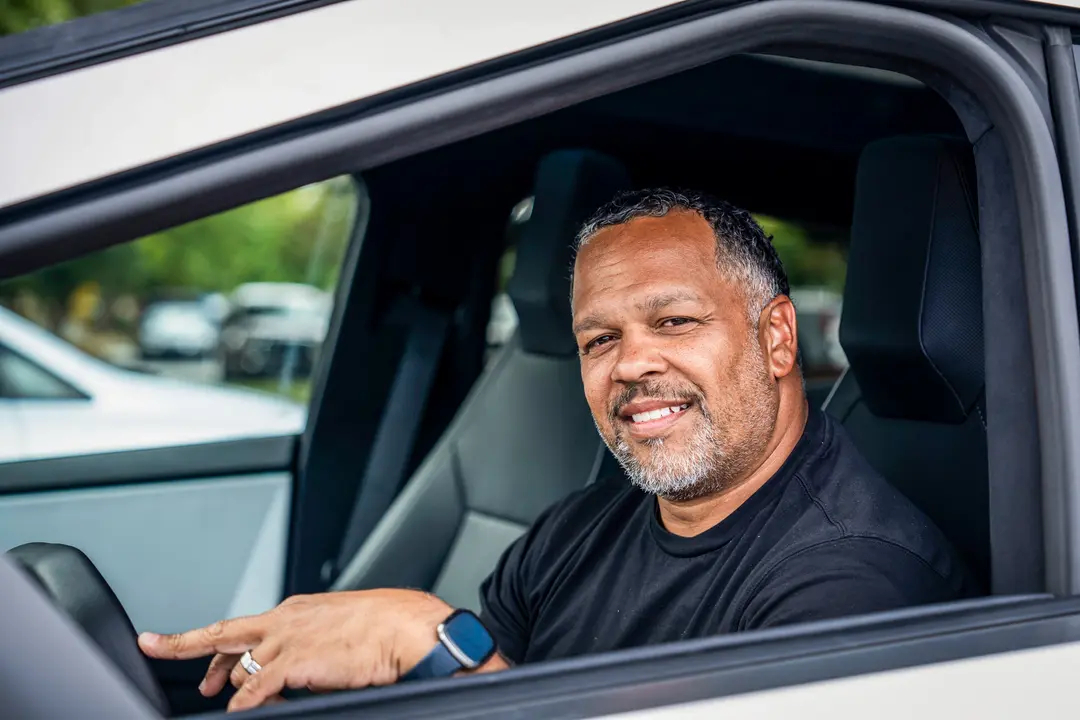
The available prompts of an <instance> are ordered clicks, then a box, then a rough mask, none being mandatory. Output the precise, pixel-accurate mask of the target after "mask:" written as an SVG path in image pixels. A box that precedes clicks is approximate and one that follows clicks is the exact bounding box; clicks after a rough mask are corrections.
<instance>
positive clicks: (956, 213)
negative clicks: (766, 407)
mask: <svg viewBox="0 0 1080 720" xmlns="http://www.w3.org/2000/svg"><path fill="white" fill-rule="evenodd" d="M975 198H976V195H975V173H974V167H973V159H972V153H971V149H970V146H968V145H967V144H966V143H963V142H959V141H955V140H951V139H946V138H939V137H922V136H917V137H901V138H890V139H888V140H882V141H879V142H876V143H873V144H871V145H869V146H868V147H867V148H866V149H865V150H864V152H863V154H862V157H861V159H860V161H859V169H858V176H857V181H856V189H855V214H854V217H853V220H852V227H851V247H850V250H849V255H848V277H847V282H846V287H845V290H844V312H843V317H842V318H841V321H840V344H841V345H842V346H843V349H844V353H845V354H846V355H847V358H848V361H849V363H850V367H849V368H848V370H847V371H846V372H845V374H844V376H843V377H842V378H841V379H840V380H839V381H838V383H837V385H836V387H835V388H834V390H833V393H832V394H831V395H830V397H829V399H828V400H827V401H826V403H825V410H826V411H827V412H829V413H830V414H832V415H833V416H834V417H837V418H839V419H840V420H841V421H842V422H843V424H844V426H845V428H846V429H847V431H848V432H849V434H850V435H851V436H852V437H853V438H854V440H855V443H856V444H857V445H858V447H859V449H860V450H861V451H862V452H863V454H864V455H865V456H866V457H867V459H868V460H869V461H870V463H871V464H872V465H873V466H874V467H875V468H876V469H877V470H878V471H879V472H880V473H882V474H883V475H884V476H885V477H886V478H887V479H888V480H889V481H890V482H891V483H892V484H893V485H894V486H896V487H897V488H898V489H899V490H900V491H901V492H903V493H904V494H905V495H906V496H907V497H908V498H909V499H910V500H912V501H913V502H914V503H915V504H916V505H917V506H918V507H919V508H920V509H922V510H923V512H925V513H926V514H927V515H928V516H929V517H930V518H931V519H932V520H933V521H934V522H935V523H936V524H937V526H938V527H939V528H940V529H941V530H942V531H943V532H944V533H945V535H946V536H947V537H948V538H949V539H950V540H951V541H952V543H953V544H954V546H956V548H957V550H958V551H959V552H960V553H961V555H962V556H963V557H964V559H965V560H966V561H967V562H968V564H969V566H970V567H971V569H972V571H973V572H974V573H975V575H976V577H977V579H978V580H979V581H980V582H981V584H982V585H983V586H984V588H988V587H989V568H990V530H989V487H988V473H987V454H986V417H985V414H986V413H985V400H984V385H985V380H984V378H985V374H984V360H983V319H982V318H983V316H982V279H981V263H980V250H979V233H978V221H977V218H978V212H977V207H978V206H977V202H976V199H975Z"/></svg>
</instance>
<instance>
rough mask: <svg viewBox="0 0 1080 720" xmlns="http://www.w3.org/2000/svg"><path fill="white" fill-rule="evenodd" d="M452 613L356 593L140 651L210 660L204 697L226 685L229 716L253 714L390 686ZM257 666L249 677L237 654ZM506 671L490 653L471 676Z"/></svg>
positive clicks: (408, 598)
mask: <svg viewBox="0 0 1080 720" xmlns="http://www.w3.org/2000/svg"><path fill="white" fill-rule="evenodd" d="M451 612H453V608H451V607H450V606H449V605H447V604H446V603H445V602H443V601H442V600H440V599H439V598H437V597H435V596H434V595H431V594H428V593H425V592H420V591H417V590H362V591H357V592H335V593H325V594H320V595H298V596H296V597H291V598H289V599H288V600H286V601H285V602H283V603H281V605H279V606H277V607H276V608H274V609H273V610H270V611H269V612H265V613H263V614H262V615H254V616H252V617H244V618H237V619H235V620H224V621H221V622H217V623H214V624H213V625H209V626H207V627H204V628H199V629H198V630H191V631H189V632H186V633H181V634H178V635H156V634H154V633H143V634H142V635H140V636H139V646H140V647H141V648H142V649H143V651H144V652H145V653H146V654H147V655H149V656H151V657H155V658H163V659H170V660H183V659H189V658H197V657H204V656H206V655H211V654H215V653H216V655H215V657H214V659H213V660H212V661H211V663H210V667H209V669H208V670H207V672H206V677H205V679H204V680H203V682H202V683H201V684H200V685H199V690H200V692H202V693H203V695H206V696H211V695H216V694H217V693H219V692H221V690H222V688H224V687H225V683H226V682H228V681H230V680H231V681H232V683H233V684H234V685H236V686H237V687H238V688H239V689H238V691H237V692H236V694H235V695H234V696H233V698H232V700H231V701H230V702H229V710H230V711H232V710H243V709H247V708H252V707H257V706H259V705H261V704H263V703H264V702H267V701H271V700H273V699H274V698H275V697H276V696H277V695H278V694H279V693H280V692H281V691H282V690H283V689H285V688H292V689H298V688H308V689H310V690H313V691H328V690H345V689H355V688H363V687H368V686H370V685H389V684H391V683H394V682H396V681H397V680H398V679H399V678H400V677H401V676H402V675H404V674H405V673H407V672H408V671H409V670H411V669H412V668H413V667H414V666H415V665H416V664H417V663H419V662H420V661H421V660H422V659H423V658H424V656H426V655H427V654H428V653H429V652H431V650H432V648H434V647H435V644H436V643H437V642H438V640H437V638H436V635H435V628H436V626H438V624H439V623H441V622H442V621H443V620H445V619H446V618H447V617H448V616H449V615H450V613H451ZM248 651H250V652H251V657H252V658H253V659H254V660H255V661H256V662H258V663H259V665H260V666H261V667H262V669H261V670H259V671H258V672H257V673H256V674H254V675H249V674H248V673H247V671H246V670H244V669H243V668H241V667H240V665H239V659H240V656H241V655H242V654H243V653H244V652H248ZM507 667H509V664H508V663H507V662H506V661H505V660H504V659H503V658H502V656H501V655H499V654H498V653H496V654H495V655H494V656H493V657H492V658H491V659H490V660H489V661H488V662H487V663H485V664H484V665H483V666H481V667H480V668H477V669H476V670H474V671H472V672H494V671H497V670H503V669H506V668H507Z"/></svg>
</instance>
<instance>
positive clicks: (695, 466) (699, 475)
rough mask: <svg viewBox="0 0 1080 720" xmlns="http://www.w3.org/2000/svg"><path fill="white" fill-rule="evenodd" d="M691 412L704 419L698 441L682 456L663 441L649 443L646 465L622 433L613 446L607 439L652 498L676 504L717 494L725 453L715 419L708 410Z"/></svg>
mask: <svg viewBox="0 0 1080 720" xmlns="http://www.w3.org/2000/svg"><path fill="white" fill-rule="evenodd" d="M690 412H701V413H702V415H703V417H702V419H701V421H700V422H699V423H698V426H697V429H696V430H695V432H694V437H693V438H691V439H690V441H689V442H688V443H687V446H686V449H684V450H683V451H681V452H672V451H669V450H667V449H666V448H665V447H664V439H663V438H654V439H650V440H646V441H644V442H643V443H642V445H645V446H646V447H647V448H649V453H650V455H651V456H652V457H650V458H649V459H648V460H647V461H646V462H644V463H643V462H641V461H640V460H639V459H638V457H637V455H635V454H634V451H633V450H632V449H631V447H630V443H629V442H628V441H627V440H626V438H625V437H622V436H621V433H620V434H618V435H616V437H615V442H614V443H613V444H612V443H607V441H606V439H605V443H607V445H608V448H609V449H610V450H611V452H612V454H613V455H614V456H615V459H616V460H618V461H619V464H620V465H622V468H623V470H624V471H625V472H626V475H627V477H629V478H630V481H631V482H632V483H633V484H634V485H635V486H637V487H638V488H640V489H641V490H643V491H645V492H647V493H649V494H650V495H657V496H659V497H663V498H669V499H672V500H689V499H693V498H696V497H701V496H702V495H705V494H708V493H710V492H712V491H713V490H714V488H713V487H712V485H713V484H714V482H715V480H716V479H718V478H717V476H718V471H719V470H720V468H721V466H722V465H723V461H722V458H719V457H717V455H718V454H721V452H722V451H721V450H720V443H719V442H718V441H717V438H716V433H715V432H714V430H713V423H712V419H711V418H710V417H709V416H708V414H706V411H705V409H704V408H703V407H701V406H699V405H697V406H695V407H694V408H693V409H692V410H690Z"/></svg>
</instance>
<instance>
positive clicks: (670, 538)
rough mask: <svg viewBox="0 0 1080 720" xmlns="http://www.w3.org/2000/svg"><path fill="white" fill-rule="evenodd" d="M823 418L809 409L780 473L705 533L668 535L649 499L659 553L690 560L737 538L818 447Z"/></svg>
mask: <svg viewBox="0 0 1080 720" xmlns="http://www.w3.org/2000/svg"><path fill="white" fill-rule="evenodd" d="M824 425H825V418H824V416H823V414H822V412H821V410H817V409H813V408H812V409H811V410H810V412H809V413H808V414H807V418H806V427H804V428H803V434H802V436H801V437H800V438H799V442H798V443H796V444H795V448H794V449H793V450H792V451H791V454H790V455H788V457H787V460H785V461H784V464H783V465H781V466H780V469H779V470H777V471H776V473H775V474H774V475H773V476H772V477H771V478H769V479H768V480H767V481H766V482H765V484H764V485H762V486H761V487H760V488H758V490H757V491H756V492H755V493H754V494H753V495H751V496H750V497H749V498H747V499H746V501H745V502H744V503H743V504H742V505H740V506H739V507H738V508H736V509H735V511H734V512H733V513H731V514H730V515H728V516H727V517H726V518H724V519H723V520H721V521H720V522H718V523H717V524H716V525H713V526H712V527H711V528H709V529H708V530H705V531H704V532H700V533H698V534H697V535H694V536H693V537H683V536H681V535H676V534H675V533H672V532H669V531H668V530H666V529H665V528H664V526H663V525H662V524H661V522H660V507H659V505H658V504H657V501H656V498H654V497H653V498H649V500H650V507H651V510H652V512H651V513H650V519H649V529H650V530H651V532H652V536H653V539H654V540H655V541H656V544H657V545H659V546H660V549H661V550H663V551H664V552H666V553H668V554H669V555H675V556H677V557H693V556H695V555H701V554H703V553H707V552H711V551H713V550H717V549H719V548H721V547H723V546H724V545H725V544H726V543H727V542H728V541H729V540H731V539H732V538H734V537H736V536H738V535H739V534H741V531H742V529H743V527H744V526H745V525H746V523H747V522H748V521H749V520H750V519H751V518H753V517H754V516H755V515H757V513H758V512H760V511H761V510H762V509H763V508H764V507H766V506H767V505H768V504H769V503H770V502H771V501H772V500H773V499H774V498H775V497H776V496H777V494H778V493H779V492H780V491H781V490H782V489H783V488H784V487H785V486H786V485H787V483H788V481H790V480H791V478H792V477H794V475H795V472H796V470H798V468H799V466H800V465H802V463H803V461H804V460H805V459H806V457H807V455H808V454H809V453H810V452H811V451H812V449H813V448H815V447H816V446H817V445H819V444H820V443H821V441H822V438H823V437H824Z"/></svg>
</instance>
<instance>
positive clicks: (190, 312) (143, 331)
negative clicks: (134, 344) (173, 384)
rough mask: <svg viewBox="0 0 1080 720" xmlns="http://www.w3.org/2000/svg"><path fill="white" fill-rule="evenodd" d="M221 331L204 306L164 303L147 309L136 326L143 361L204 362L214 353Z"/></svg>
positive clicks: (173, 302) (179, 302)
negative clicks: (193, 359)
mask: <svg viewBox="0 0 1080 720" xmlns="http://www.w3.org/2000/svg"><path fill="white" fill-rule="evenodd" d="M220 333H221V330H220V328H219V326H218V324H217V323H216V322H215V320H214V318H213V317H212V316H211V313H210V311H209V310H208V309H207V307H206V305H205V304H204V303H201V302H198V301H166V302H157V303H153V304H151V305H149V306H147V308H146V310H145V311H143V315H142V319H141V320H140V322H139V349H140V351H141V352H142V356H143V358H167V357H179V358H205V357H211V356H213V355H214V354H215V353H216V352H217V346H218V336H219V335H220Z"/></svg>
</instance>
